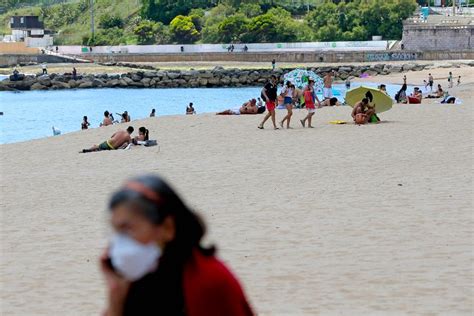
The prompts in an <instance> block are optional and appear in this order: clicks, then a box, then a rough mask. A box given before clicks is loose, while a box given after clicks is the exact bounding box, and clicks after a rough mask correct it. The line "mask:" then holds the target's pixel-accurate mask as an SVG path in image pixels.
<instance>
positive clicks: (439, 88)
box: [426, 84, 444, 99]
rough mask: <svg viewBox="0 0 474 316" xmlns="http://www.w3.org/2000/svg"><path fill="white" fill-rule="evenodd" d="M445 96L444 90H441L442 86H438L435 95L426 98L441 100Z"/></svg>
mask: <svg viewBox="0 0 474 316" xmlns="http://www.w3.org/2000/svg"><path fill="white" fill-rule="evenodd" d="M443 95H444V91H443V88H441V85H440V84H438V90H436V92H435V93H434V94H430V95H428V96H427V97H426V98H428V99H437V98H441V97H442V96H443Z"/></svg>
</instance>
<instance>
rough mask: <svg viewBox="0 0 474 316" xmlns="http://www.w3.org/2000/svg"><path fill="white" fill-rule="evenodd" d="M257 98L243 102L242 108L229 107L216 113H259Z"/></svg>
mask: <svg viewBox="0 0 474 316" xmlns="http://www.w3.org/2000/svg"><path fill="white" fill-rule="evenodd" d="M256 105H257V100H255V99H252V100H249V101H248V102H245V103H244V104H242V106H241V107H240V108H236V109H228V110H225V111H222V112H218V113H216V115H240V114H258V108H257V106H256Z"/></svg>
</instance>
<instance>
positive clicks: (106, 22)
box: [99, 13, 123, 29]
mask: <svg viewBox="0 0 474 316" xmlns="http://www.w3.org/2000/svg"><path fill="white" fill-rule="evenodd" d="M99 26H100V27H101V28H103V29H110V28H113V27H118V28H122V27H123V20H122V19H121V18H120V17H119V16H117V15H110V14H108V13H106V14H104V15H102V16H101V17H100V20H99Z"/></svg>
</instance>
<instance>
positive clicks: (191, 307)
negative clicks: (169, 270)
mask: <svg viewBox="0 0 474 316" xmlns="http://www.w3.org/2000/svg"><path fill="white" fill-rule="evenodd" d="M183 294H184V301H185V306H186V315H188V316H221V315H226V316H240V315H243V316H247V315H249V316H251V315H254V314H253V312H252V309H251V308H250V305H249V303H248V302H247V299H246V298H245V294H244V292H243V291H242V288H241V287H240V284H239V282H238V281H237V279H236V278H235V277H234V276H233V275H232V273H231V272H230V271H229V270H228V269H227V268H226V266H225V265H224V264H223V263H222V262H220V261H219V260H217V259H216V258H215V257H214V256H209V257H206V256H204V255H203V254H201V253H200V252H199V251H194V252H193V256H192V257H191V259H190V261H189V262H188V263H187V264H186V266H185V268H184V272H183Z"/></svg>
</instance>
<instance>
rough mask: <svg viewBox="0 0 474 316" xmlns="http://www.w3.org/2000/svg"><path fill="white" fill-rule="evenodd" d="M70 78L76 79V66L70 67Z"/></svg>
mask: <svg viewBox="0 0 474 316" xmlns="http://www.w3.org/2000/svg"><path fill="white" fill-rule="evenodd" d="M72 79H74V80H76V79H77V70H76V67H73V68H72Z"/></svg>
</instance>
